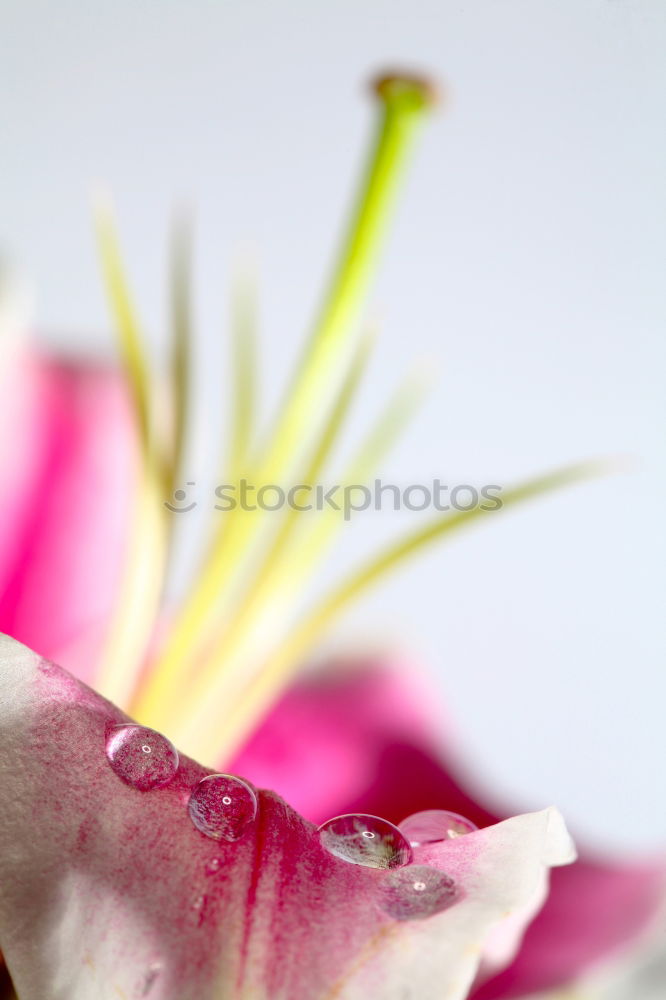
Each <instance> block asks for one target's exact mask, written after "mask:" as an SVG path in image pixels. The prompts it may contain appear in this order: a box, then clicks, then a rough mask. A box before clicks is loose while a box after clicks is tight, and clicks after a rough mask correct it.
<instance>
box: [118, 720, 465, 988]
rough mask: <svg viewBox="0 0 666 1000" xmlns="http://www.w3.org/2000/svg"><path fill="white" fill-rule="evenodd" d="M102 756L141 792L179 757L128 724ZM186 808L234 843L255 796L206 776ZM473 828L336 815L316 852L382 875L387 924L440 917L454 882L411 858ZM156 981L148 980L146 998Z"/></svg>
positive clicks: (166, 775) (456, 820) (161, 779)
mask: <svg viewBox="0 0 666 1000" xmlns="http://www.w3.org/2000/svg"><path fill="white" fill-rule="evenodd" d="M106 757H107V760H108V762H109V764H110V765H111V767H112V768H113V770H114V771H115V773H116V774H117V775H118V777H119V778H121V779H122V780H123V781H124V782H126V784H128V785H132V786H133V787H134V788H137V789H138V790H139V791H141V792H148V791H150V790H151V789H155V788H164V787H165V786H166V785H168V784H169V782H171V781H172V780H173V778H174V777H175V775H176V773H177V771H178V766H179V760H178V751H177V750H176V748H175V747H174V746H173V744H172V743H171V742H170V741H169V740H168V739H167V738H166V737H165V736H162V735H161V733H158V732H155V730H154V729H148V728H146V727H145V726H139V725H136V724H134V723H128V724H123V725H115V726H110V727H109V728H108V730H107V734H106ZM187 809H188V814H189V817H190V819H191V821H192V824H193V825H194V827H195V828H196V829H197V830H198V831H199V832H200V833H202V834H203V835H204V836H206V837H209V838H210V839H211V840H215V841H227V842H228V843H235V842H236V841H238V840H240V839H241V837H243V835H244V834H245V833H247V831H248V830H249V828H250V827H251V826H252V824H253V823H254V821H255V819H256V815H257V796H256V793H255V791H254V789H253V788H252V787H251V786H250V785H249V784H248V783H247V782H245V781H243V780H242V779H241V778H237V777H235V776H234V775H232V774H210V775H208V776H207V777H205V778H202V779H201V780H200V781H199V782H197V784H196V785H195V786H194V788H193V789H192V791H191V793H190V797H189V801H188V806H187ZM476 829H477V828H476V826H475V825H474V824H473V823H472V822H470V820H468V819H465V817H464V816H459V815H458V814H457V813H452V812H447V811H445V810H440V809H431V810H428V811H426V812H420V813H415V814H414V815H413V816H408V817H407V819H405V820H403V821H402V823H400V824H399V825H398V826H394V824H393V823H389V821H388V820H385V819H381V818H380V817H379V816H371V815H366V814H363V813H350V814H347V815H344V816H335V817H334V818H333V819H329V820H327V821H326V822H325V823H322V825H321V826H320V827H319V829H318V831H317V832H318V835H319V842H320V844H321V846H322V847H323V848H324V850H326V851H327V852H328V853H329V854H332V855H333V856H334V857H336V858H338V859H340V860H341V861H345V862H347V863H349V864H353V865H361V866H363V867H364V868H375V869H381V870H382V871H383V875H382V879H381V882H380V884H379V893H378V897H377V902H378V905H379V906H380V907H381V909H382V910H384V912H385V913H387V914H388V915H389V916H390V917H392V918H393V919H394V920H401V921H402V920H418V919H423V918H425V917H430V916H432V915H433V914H435V913H441V912H442V911H443V910H446V909H448V907H450V906H452V905H453V904H454V903H455V902H456V901H457V900H458V899H459V898H460V896H461V893H460V890H459V887H458V886H457V885H456V882H455V881H454V879H452V878H451V877H450V876H449V875H447V874H446V872H443V871H440V870H439V869H437V868H434V867H432V866H431V865H427V864H420V863H418V862H419V857H418V855H419V854H420V853H421V849H422V848H427V847H429V846H431V845H433V844H437V843H442V842H444V841H448V840H453V839H454V838H456V837H461V836H464V835H466V834H469V833H473V832H474V831H475V830H476ZM415 852H416V857H415ZM415 862H416V863H415ZM221 867H222V859H221V858H219V857H213V858H211V859H210V860H209V861H208V862H207V864H206V867H205V874H206V875H207V876H212V875H216V874H217V873H218V872H219V871H220V869H221ZM192 909H193V910H194V911H195V913H196V914H197V921H198V923H201V922H202V921H203V919H204V913H205V909H206V896H205V895H201V896H198V897H197V898H196V900H195V901H194V903H193V905H192ZM152 971H154V970H151V972H152ZM155 978H156V977H155V976H153V975H151V977H150V979H149V981H148V983H147V991H146V992H148V991H149V990H150V988H151V987H152V984H153V982H154V979H155Z"/></svg>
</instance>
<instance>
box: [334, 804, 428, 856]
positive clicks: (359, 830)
mask: <svg viewBox="0 0 666 1000" xmlns="http://www.w3.org/2000/svg"><path fill="white" fill-rule="evenodd" d="M318 833H319V840H320V842H321V845H322V847H323V848H324V849H325V850H327V851H328V852H329V853H330V854H334V855H335V856H336V858H342V860H343V861H349V862H351V864H353V865H364V866H365V867H366V868H399V867H400V866H401V865H408V864H409V862H410V861H411V860H412V850H411V848H410V846H409V842H408V841H407V840H406V838H405V837H404V836H403V834H402V833H401V832H400V830H399V829H398V828H397V826H394V825H393V823H389V821H388V820H386V819H380V818H379V816H365V815H363V814H361V813H352V814H349V815H346V816H336V817H334V819H329V820H327V821H326V823H322V825H321V826H320V827H319V831H318Z"/></svg>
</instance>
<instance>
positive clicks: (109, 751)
mask: <svg viewBox="0 0 666 1000" xmlns="http://www.w3.org/2000/svg"><path fill="white" fill-rule="evenodd" d="M105 749H106V758H107V760H108V762H109V764H110V765H111V767H112V768H113V770H114V771H115V773H116V774H117V775H118V777H119V778H121V779H122V780H123V781H124V782H125V783H126V784H128V785H132V787H133V788H137V789H138V790H139V791H140V792H148V791H151V789H154V788H164V787H165V786H166V785H168V784H169V783H170V782H171V781H172V780H173V778H174V777H175V776H176V773H177V771H178V765H179V760H178V751H177V750H176V748H175V747H174V745H173V743H171V741H170V740H168V739H167V738H166V736H162V734H161V733H158V732H155V730H154V729H148V728H147V727H146V726H138V725H136V724H135V723H127V724H122V725H116V726H109V727H108V729H107V732H106V746H105ZM188 813H189V816H190V819H191V820H192V823H193V824H194V826H195V827H196V829H197V830H199V831H200V832H201V833H203V834H204V835H205V836H206V837H210V838H211V839H212V840H226V841H230V842H234V841H236V840H240V838H241V837H242V836H243V834H244V833H246V831H247V830H248V828H249V827H250V825H251V824H252V823H253V822H254V820H255V817H256V815H257V796H256V794H255V792H254V790H253V789H252V788H251V787H250V786H249V785H248V784H247V782H245V781H242V779H241V778H236V777H234V776H233V775H231V774H211V775H208V776H207V777H205V778H202V779H201V781H199V782H198V783H197V784H196V785H195V786H194V788H193V789H192V792H191V794H190V799H189V803H188ZM221 864H222V862H221V859H220V858H213V859H212V860H211V861H209V862H208V865H207V867H206V873H207V874H209V875H212V874H214V873H215V872H216V871H218V870H219V868H220V865H221Z"/></svg>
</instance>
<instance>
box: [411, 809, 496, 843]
mask: <svg viewBox="0 0 666 1000" xmlns="http://www.w3.org/2000/svg"><path fill="white" fill-rule="evenodd" d="M398 826H399V827H400V829H401V830H402V832H403V833H404V835H405V837H406V838H407V840H408V841H409V842H410V844H411V845H412V847H424V846H425V845H426V844H438V843H440V841H442V840H454V839H455V838H456V837H462V836H463V835H464V834H466V833H474V831H475V830H478V827H477V826H475V825H474V823H472V821H471V820H469V819H465V817H464V816H459V815H458V813H452V812H447V811H446V810H444V809H428V810H426V811H425V812H420V813H414V815H413V816H408V817H407V819H403V821H402V823H399V824H398Z"/></svg>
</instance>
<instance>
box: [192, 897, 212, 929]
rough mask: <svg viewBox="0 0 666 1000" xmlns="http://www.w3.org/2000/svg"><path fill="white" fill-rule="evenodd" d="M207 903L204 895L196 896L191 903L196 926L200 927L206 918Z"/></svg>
mask: <svg viewBox="0 0 666 1000" xmlns="http://www.w3.org/2000/svg"><path fill="white" fill-rule="evenodd" d="M207 905H208V898H207V897H206V896H197V898H196V899H195V900H194V902H193V903H192V909H193V910H194V912H195V914H196V922H197V927H201V925H202V924H203V922H204V921H205V919H206V907H207Z"/></svg>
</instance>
